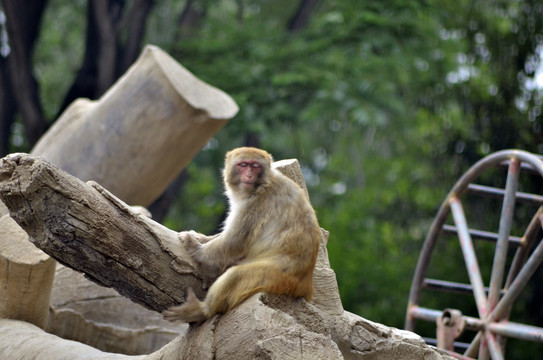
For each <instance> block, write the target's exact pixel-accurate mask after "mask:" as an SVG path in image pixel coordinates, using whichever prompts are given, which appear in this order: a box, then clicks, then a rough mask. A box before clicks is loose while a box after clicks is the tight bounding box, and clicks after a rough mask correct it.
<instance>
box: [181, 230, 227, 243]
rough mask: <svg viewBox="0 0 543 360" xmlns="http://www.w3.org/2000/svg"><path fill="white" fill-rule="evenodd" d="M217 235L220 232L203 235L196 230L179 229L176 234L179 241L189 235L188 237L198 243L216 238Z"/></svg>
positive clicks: (182, 240)
mask: <svg viewBox="0 0 543 360" xmlns="http://www.w3.org/2000/svg"><path fill="white" fill-rule="evenodd" d="M219 235H220V234H215V235H211V236H207V235H204V234H200V233H198V232H196V231H194V230H190V231H181V232H180V233H179V234H178V237H179V239H180V240H181V242H184V239H186V238H188V237H190V238H192V239H194V240H196V241H197V242H198V243H200V244H205V243H207V242H209V241H211V240H213V239H215V238H217V237H218V236H219Z"/></svg>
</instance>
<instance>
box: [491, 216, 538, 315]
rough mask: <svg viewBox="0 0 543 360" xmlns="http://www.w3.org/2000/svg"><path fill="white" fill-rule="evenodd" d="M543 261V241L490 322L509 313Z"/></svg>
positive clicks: (494, 312)
mask: <svg viewBox="0 0 543 360" xmlns="http://www.w3.org/2000/svg"><path fill="white" fill-rule="evenodd" d="M542 217H543V216H540V220H541V219H542ZM542 261H543V241H540V242H539V244H538V245H537V247H536V248H535V250H534V252H533V253H532V255H531V256H530V258H529V259H528V261H526V264H524V267H523V268H522V270H521V271H520V273H519V274H518V275H517V277H516V278H515V280H513V283H512V284H511V287H510V288H509V289H508V290H507V292H506V293H505V295H504V296H503V297H502V299H501V300H500V301H499V302H498V305H496V308H495V309H494V310H493V311H492V313H491V315H490V317H489V320H490V321H497V320H500V319H501V318H502V316H503V315H504V314H506V313H507V311H508V310H509V307H510V306H512V305H513V302H514V301H515V300H516V299H517V297H518V296H519V295H520V292H521V291H522V290H523V289H524V287H525V286H526V284H527V283H528V280H530V278H531V277H532V275H533V274H534V272H535V271H536V270H537V268H538V267H539V265H541V262H542Z"/></svg>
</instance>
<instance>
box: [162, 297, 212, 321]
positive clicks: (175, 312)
mask: <svg viewBox="0 0 543 360" xmlns="http://www.w3.org/2000/svg"><path fill="white" fill-rule="evenodd" d="M162 316H163V317H164V319H165V320H168V321H183V322H186V323H189V322H198V321H203V320H205V319H207V318H208V317H209V316H207V311H206V306H205V303H204V302H203V301H200V300H198V298H197V297H196V295H194V292H193V291H192V288H188V291H187V300H186V301H185V303H184V304H182V305H179V306H174V307H171V308H169V309H168V310H165V311H163V312H162Z"/></svg>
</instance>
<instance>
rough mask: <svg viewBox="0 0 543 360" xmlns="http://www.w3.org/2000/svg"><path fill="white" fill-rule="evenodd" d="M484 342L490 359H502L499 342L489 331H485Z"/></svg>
mask: <svg viewBox="0 0 543 360" xmlns="http://www.w3.org/2000/svg"><path fill="white" fill-rule="evenodd" d="M485 338H486V343H487V345H488V351H489V352H490V356H491V357H492V360H503V353H502V349H501V348H500V343H499V342H498V340H497V339H496V336H494V334H493V333H492V332H490V331H486V332H485ZM481 358H482V357H479V359H481Z"/></svg>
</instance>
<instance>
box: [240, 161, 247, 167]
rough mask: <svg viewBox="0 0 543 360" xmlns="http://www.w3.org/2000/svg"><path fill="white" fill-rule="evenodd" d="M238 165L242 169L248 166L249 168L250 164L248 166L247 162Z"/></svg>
mask: <svg viewBox="0 0 543 360" xmlns="http://www.w3.org/2000/svg"><path fill="white" fill-rule="evenodd" d="M238 165H239V166H241V167H247V166H249V164H247V163H246V162H242V163H239V164H238Z"/></svg>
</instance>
